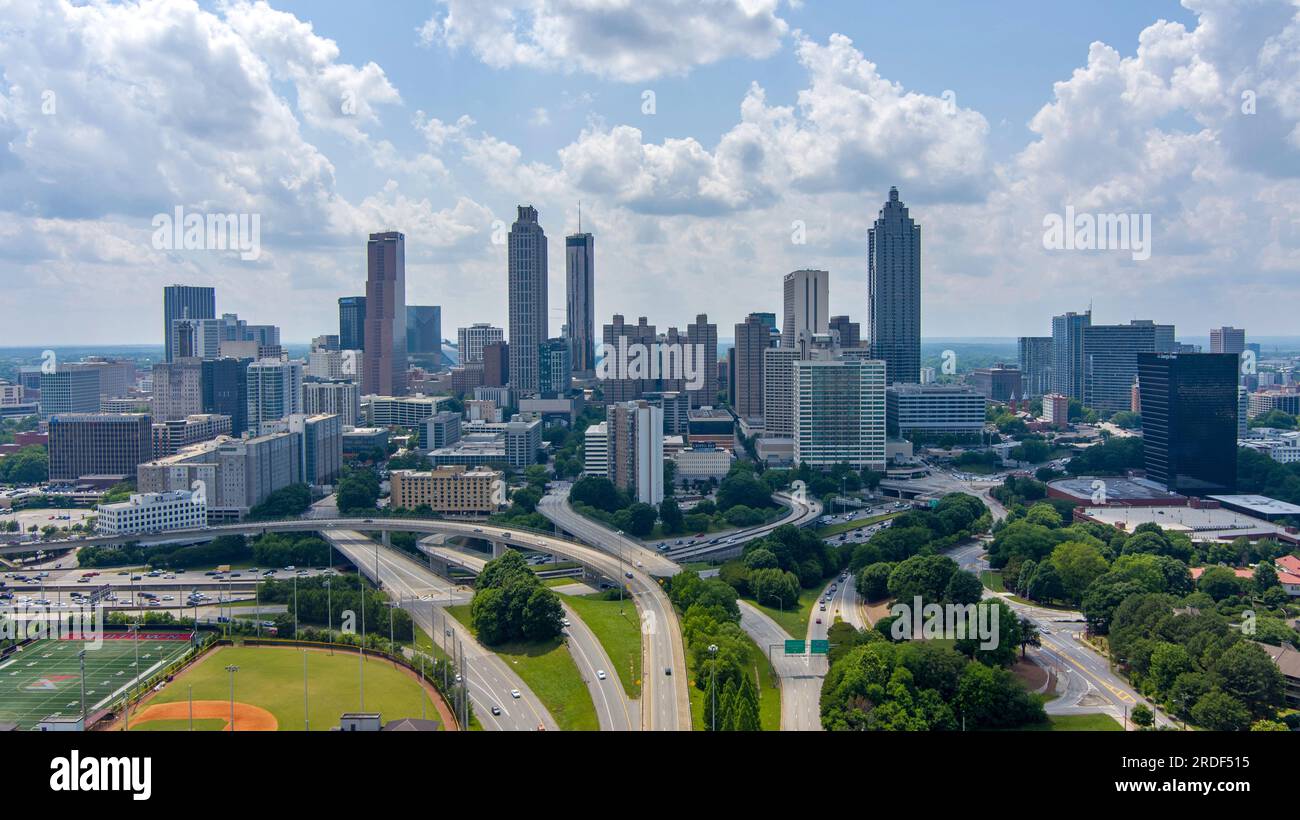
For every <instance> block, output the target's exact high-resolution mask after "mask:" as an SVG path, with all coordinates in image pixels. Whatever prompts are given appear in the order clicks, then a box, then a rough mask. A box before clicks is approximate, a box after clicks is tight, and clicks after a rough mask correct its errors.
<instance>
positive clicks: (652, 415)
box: [605, 401, 664, 505]
mask: <svg viewBox="0 0 1300 820" xmlns="http://www.w3.org/2000/svg"><path fill="white" fill-rule="evenodd" d="M605 426H606V433H607V436H608V439H607V440H608V458H609V479H610V481H612V482H613V483H614V486H616V487H618V488H619V489H620V490H624V491H626V492H628V493H630V494H631V495H632V496H633V497H634V498H636V500H637V501H640V502H643V503H645V504H656V505H657V504H659V503H660V502H661V501H663V500H664V416H663V410H662V409H660V408H658V407H655V406H654V405H653V404H651V403H649V402H646V401H630V402H622V403H618V404H611V405H610V406H609V407H608V408H607V410H606V413H605Z"/></svg>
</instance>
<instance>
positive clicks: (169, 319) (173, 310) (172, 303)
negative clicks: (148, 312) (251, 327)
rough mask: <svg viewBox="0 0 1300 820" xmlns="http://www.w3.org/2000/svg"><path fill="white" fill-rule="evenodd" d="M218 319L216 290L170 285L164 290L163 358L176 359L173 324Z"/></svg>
mask: <svg viewBox="0 0 1300 820" xmlns="http://www.w3.org/2000/svg"><path fill="white" fill-rule="evenodd" d="M215 318H217V292H216V289H215V288H209V287H196V286H194V285H168V286H166V287H165V288H163V358H164V359H166V360H167V361H169V362H170V361H173V360H174V359H175V358H176V349H175V343H174V341H173V333H172V323H173V322H175V321H177V320H178V319H192V320H197V319H215Z"/></svg>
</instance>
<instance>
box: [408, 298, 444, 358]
mask: <svg viewBox="0 0 1300 820" xmlns="http://www.w3.org/2000/svg"><path fill="white" fill-rule="evenodd" d="M406 352H407V353H409V354H412V355H414V354H417V353H424V354H428V353H436V354H437V360H436V362H435V363H436V364H441V363H442V308H441V307H440V306H439V305H407V306H406Z"/></svg>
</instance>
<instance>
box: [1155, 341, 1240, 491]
mask: <svg viewBox="0 0 1300 820" xmlns="http://www.w3.org/2000/svg"><path fill="white" fill-rule="evenodd" d="M1138 384H1139V390H1140V393H1141V405H1142V438H1143V456H1144V461H1145V464H1144V466H1145V467H1146V474H1147V478H1149V479H1151V480H1152V481H1155V482H1158V483H1159V484H1162V485H1164V486H1165V487H1166V488H1168V489H1170V490H1172V491H1174V492H1177V493H1183V494H1190V495H1211V494H1218V493H1232V492H1233V491H1234V490H1235V488H1236V482H1237V413H1238V406H1237V401H1238V397H1237V354H1235V353H1139V354H1138Z"/></svg>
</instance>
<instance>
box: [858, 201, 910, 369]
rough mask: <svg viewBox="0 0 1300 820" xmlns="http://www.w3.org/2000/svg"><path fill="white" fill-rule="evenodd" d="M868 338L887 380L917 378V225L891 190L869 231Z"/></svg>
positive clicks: (872, 352)
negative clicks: (880, 361)
mask: <svg viewBox="0 0 1300 820" xmlns="http://www.w3.org/2000/svg"><path fill="white" fill-rule="evenodd" d="M867 340H868V342H869V344H870V347H871V356H872V358H875V359H882V360H883V361H884V362H885V377H886V378H887V379H888V381H889V383H890V384H897V383H899V382H904V383H915V382H919V381H920V379H921V226H920V225H917V224H916V222H915V221H913V220H912V217H911V216H909V215H908V212H907V207H906V206H905V205H903V203H902V202H901V201H900V200H899V198H898V189H897V188H893V187H891V188H890V189H889V201H888V202H886V203H885V207H883V208H881V209H880V215H879V216H878V217H877V218H876V222H875V224H874V225H873V226H872V227H871V228H870V230H868V231H867Z"/></svg>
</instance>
